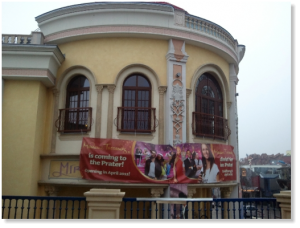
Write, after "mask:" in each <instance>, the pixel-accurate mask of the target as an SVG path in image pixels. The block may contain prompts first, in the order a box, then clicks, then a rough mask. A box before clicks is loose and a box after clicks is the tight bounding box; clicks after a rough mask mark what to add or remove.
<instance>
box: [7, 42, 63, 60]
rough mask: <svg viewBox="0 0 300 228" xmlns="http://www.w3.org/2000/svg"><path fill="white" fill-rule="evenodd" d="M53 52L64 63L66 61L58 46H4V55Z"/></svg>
mask: <svg viewBox="0 0 300 228" xmlns="http://www.w3.org/2000/svg"><path fill="white" fill-rule="evenodd" d="M10 51H14V52H52V53H54V55H55V56H56V58H57V59H58V60H59V62H60V63H62V62H63V61H64V60H65V56H64V55H63V54H62V52H61V51H60V49H59V47H58V46H57V45H33V44H2V55H3V54H5V52H10Z"/></svg>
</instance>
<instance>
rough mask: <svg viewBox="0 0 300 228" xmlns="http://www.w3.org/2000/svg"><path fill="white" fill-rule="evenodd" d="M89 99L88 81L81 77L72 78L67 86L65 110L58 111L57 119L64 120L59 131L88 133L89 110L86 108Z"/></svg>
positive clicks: (89, 126)
mask: <svg viewBox="0 0 300 228" xmlns="http://www.w3.org/2000/svg"><path fill="white" fill-rule="evenodd" d="M89 99H90V83H89V80H88V79H87V78H86V77H85V76H83V75H79V76H76V77H74V78H73V79H72V80H71V81H70V82H69V84H68V86H67V97H66V108H65V109H60V118H59V119H60V120H61V121H62V120H64V124H60V126H61V127H60V128H59V129H60V131H63V132H81V131H90V128H91V125H90V120H91V108H90V107H88V106H89ZM63 117H64V118H63ZM62 126H63V128H62Z"/></svg>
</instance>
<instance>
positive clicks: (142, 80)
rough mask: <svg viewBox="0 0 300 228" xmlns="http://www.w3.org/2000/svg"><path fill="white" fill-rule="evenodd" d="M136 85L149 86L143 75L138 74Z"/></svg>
mask: <svg viewBox="0 0 300 228" xmlns="http://www.w3.org/2000/svg"><path fill="white" fill-rule="evenodd" d="M138 86H140V87H150V84H149V82H148V81H147V80H146V79H145V78H144V77H142V76H138Z"/></svg>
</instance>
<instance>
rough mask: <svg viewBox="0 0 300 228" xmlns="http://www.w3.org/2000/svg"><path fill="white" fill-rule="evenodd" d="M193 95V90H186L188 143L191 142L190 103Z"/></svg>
mask: <svg viewBox="0 0 300 228" xmlns="http://www.w3.org/2000/svg"><path fill="white" fill-rule="evenodd" d="M191 93H192V90H191V89H186V142H187V143H189V142H190V137H189V136H190V134H189V133H190V104H189V103H190V102H189V97H190V95H191Z"/></svg>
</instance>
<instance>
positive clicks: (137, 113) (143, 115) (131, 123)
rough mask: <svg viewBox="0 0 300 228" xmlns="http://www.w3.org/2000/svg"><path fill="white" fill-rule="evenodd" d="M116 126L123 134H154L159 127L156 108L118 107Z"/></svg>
mask: <svg viewBox="0 0 300 228" xmlns="http://www.w3.org/2000/svg"><path fill="white" fill-rule="evenodd" d="M115 125H116V126H117V130H118V131H121V132H140V133H151V132H154V131H155V128H156V127H157V120H156V116H155V108H142V107H118V114H117V118H116V119H115Z"/></svg>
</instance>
